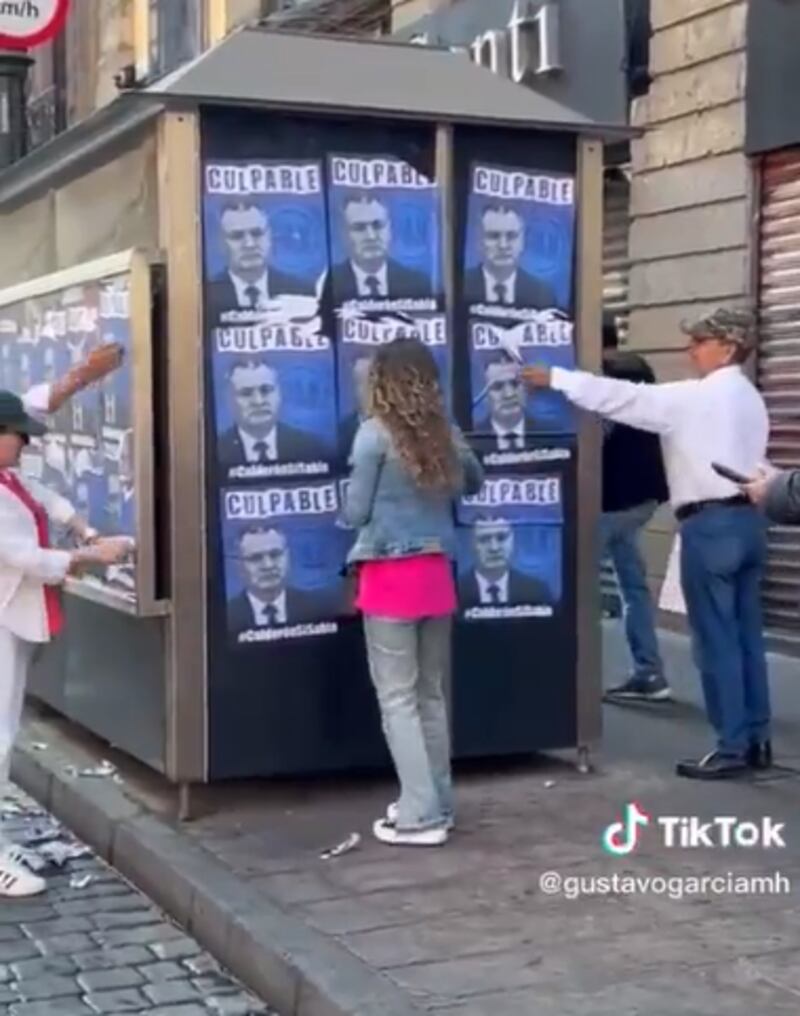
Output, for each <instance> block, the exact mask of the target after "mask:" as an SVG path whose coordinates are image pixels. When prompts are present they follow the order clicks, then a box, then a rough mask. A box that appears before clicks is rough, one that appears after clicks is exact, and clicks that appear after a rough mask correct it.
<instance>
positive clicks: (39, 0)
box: [0, 0, 69, 49]
mask: <svg viewBox="0 0 800 1016" xmlns="http://www.w3.org/2000/svg"><path fill="white" fill-rule="evenodd" d="M68 12H69V0H0V48H2V47H5V48H6V49H31V48H33V47H34V46H41V45H42V43H44V42H47V41H48V40H50V39H52V38H53V37H54V36H56V35H58V33H59V32H60V31H61V29H62V28H63V26H64V22H65V21H66V18H67V14H68Z"/></svg>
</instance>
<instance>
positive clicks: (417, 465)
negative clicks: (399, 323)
mask: <svg viewBox="0 0 800 1016" xmlns="http://www.w3.org/2000/svg"><path fill="white" fill-rule="evenodd" d="M368 408H369V413H370V415H371V416H374V417H376V418H377V419H379V420H380V421H381V422H382V423H383V424H384V426H385V427H386V428H387V430H388V431H389V434H390V435H391V438H392V440H393V442H394V445H395V448H396V449H397V452H398V454H399V456H400V458H401V460H402V462H403V464H404V465H405V467H406V469H407V470H408V472H409V473H410V474H411V476H412V477H413V478H414V480H415V481H416V483H417V484H418V485H419V486H420V487H422V488H423V489H426V490H432V491H442V492H447V491H451V490H454V489H455V488H456V486H457V484H458V476H459V467H458V454H457V452H456V448H455V445H454V443H453V434H452V430H451V428H450V424H449V422H448V419H447V413H446V411H445V408H444V401H443V399H442V392H441V388H440V387H439V372H438V369H437V367H436V361H435V360H434V358H433V356H432V355H431V353H430V350H429V349H428V348H427V347H426V346H424V345H423V344H422V343H421V342H420V341H419V340H418V339H395V340H394V341H393V342H390V343H388V344H387V345H385V346H381V348H380V349H379V350H378V352H377V353H376V354H375V357H374V358H373V361H372V364H371V367H370V374H369V394H368Z"/></svg>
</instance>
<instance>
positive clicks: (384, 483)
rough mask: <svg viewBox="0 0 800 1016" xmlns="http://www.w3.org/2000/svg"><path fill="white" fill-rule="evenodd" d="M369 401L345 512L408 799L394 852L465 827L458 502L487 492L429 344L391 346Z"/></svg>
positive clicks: (395, 831)
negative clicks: (459, 790) (456, 760)
mask: <svg viewBox="0 0 800 1016" xmlns="http://www.w3.org/2000/svg"><path fill="white" fill-rule="evenodd" d="M367 402H368V406H367V408H368V418H367V419H366V420H365V421H364V423H362V424H361V426H360V428H359V430H358V432H357V434H356V438H355V442H354V444H353V451H352V455H351V467H352V473H351V478H350V485H349V487H348V492H347V497H346V504H345V513H344V514H345V518H346V521H347V522H348V523H349V524H350V525H351V526H355V527H357V528H358V530H359V532H358V536H357V539H356V541H355V545H354V547H353V549H352V551H351V552H350V555H349V558H348V560H349V563H350V565H351V567H354V568H356V569H357V572H358V595H357V600H356V603H357V606H358V608H359V609H360V610H361V612H362V614H363V616H364V632H365V635H366V641H367V653H368V656H369V666H370V673H371V676H372V681H373V684H374V685H375V690H376V692H377V696H378V704H379V706H380V710H381V718H382V721H383V731H384V734H385V736H386V741H387V744H388V746H389V750H390V752H391V754H392V759H393V760H394V765H395V769H396V770H397V776H398V779H399V781H400V797H399V799H398V800H397V801H396V802H395V803H394V804H391V805H390V806H389V808H388V809H387V813H386V816H385V817H384V818H381V819H378V821H377V822H375V824H374V826H373V831H374V833H375V836H376V837H377V838H378V839H379V840H381V841H382V842H384V843H391V844H396V845H402V846H439V845H441V844H443V843H445V842H446V840H447V836H448V832H449V830H450V829H451V828H452V826H453V821H454V812H453V790H452V781H451V775H450V736H449V727H448V719H447V706H446V703H445V697H444V683H445V680H446V678H447V677H448V674H449V667H450V630H451V625H452V615H453V613H454V612H455V609H456V592H455V583H454V578H453V567H452V558H453V557H454V556H455V513H454V508H455V499H456V498H457V497H459V496H460V495H461V494H465V493H466V494H474V493H477V491H478V490H479V489H480V487H481V484H482V482H483V472H482V469H481V466H480V464H479V463H478V460H477V459H476V458H475V456H474V455H473V453H472V452H471V451H470V449H469V448H468V446H467V444H466V442H465V441H464V438H463V437H462V435H461V433H460V431H458V430H457V429H456V428H454V427H452V426H451V424H450V423H449V422H448V419H447V413H446V411H445V407H444V401H443V398H442V392H441V389H440V386H439V377H438V371H437V369H436V362H435V361H434V359H433V357H432V356H431V354H430V352H429V351H428V349H427V348H426V347H425V346H424V345H422V343H421V342H419V341H417V340H416V339H397V340H395V341H394V342H391V343H389V344H388V345H386V346H382V347H381V348H380V350H379V351H378V352H377V354H376V355H375V357H374V359H373V361H372V365H371V367H370V372H369V379H368V387H367Z"/></svg>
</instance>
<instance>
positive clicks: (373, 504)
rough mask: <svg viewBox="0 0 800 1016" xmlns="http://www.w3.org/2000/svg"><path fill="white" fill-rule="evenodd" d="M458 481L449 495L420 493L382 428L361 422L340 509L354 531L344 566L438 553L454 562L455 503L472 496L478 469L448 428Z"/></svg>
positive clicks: (456, 432)
mask: <svg viewBox="0 0 800 1016" xmlns="http://www.w3.org/2000/svg"><path fill="white" fill-rule="evenodd" d="M453 438H454V440H455V442H456V448H457V449H458V457H459V462H460V466H461V478H460V483H459V486H458V489H457V490H455V491H454V492H453V494H452V495H448V494H444V493H439V492H433V491H428V490H423V489H421V488H420V487H419V486H418V485H417V484H416V483H415V481H414V479H413V478H412V477H411V476H410V475H409V473H408V471H407V469H406V468H405V466H404V464H403V462H402V460H401V459H400V456H399V454H398V452H397V450H396V449H395V447H394V444H393V442H392V439H391V436H390V435H389V432H388V430H387V429H386V427H385V426H384V425H383V424H382V423H381V422H380V421H379V420H375V419H369V420H365V421H364V423H362V424H361V426H360V428H359V430H358V433H357V434H356V438H355V442H354V444H353V452H352V455H351V458H350V465H351V469H352V471H351V474H350V483H349V486H348V488H347V493H346V496H345V505H344V520H345V522H346V523H347V524H348V525H350V526H353V527H355V528H357V529H358V531H359V532H358V536H357V538H356V542H355V544H354V546H353V548H352V550H351V551H350V553H349V555H348V558H347V560H348V562H349V563H354V562H356V561H372V560H376V559H381V558H389V557H412V556H414V555H416V554H434V553H443V554H447V555H448V556H449V557H451V558H452V557H455V549H456V548H455V499H456V497H458V496H460V495H461V494H477V492H478V491H479V490H480V488H481V485H482V484H483V468H482V467H481V465H480V463H479V462H478V460H477V458H476V457H475V455H474V454H473V452H472V451H471V449H470V448H469V446H468V445H467V443H466V441H465V440H464V437H463V435H462V434H461V431H460V430H458V429H457V428H454V429H453Z"/></svg>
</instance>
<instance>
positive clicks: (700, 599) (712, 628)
mask: <svg viewBox="0 0 800 1016" xmlns="http://www.w3.org/2000/svg"><path fill="white" fill-rule="evenodd" d="M766 555H767V536H766V527H765V524H764V521H763V519H762V517H761V516H760V515H759V513H758V512H757V511H756V510H755V509H754V508H750V507H749V506H747V505H742V506H741V507H734V508H722V507H716V508H706V509H705V511H701V512H698V513H697V515H693V516H691V517H690V518H688V519H687V520H686V521H685V522H683V523H682V525H681V582H682V585H683V594H684V597H685V599H686V608H687V611H688V616H689V625H690V627H691V630H692V641H693V650H694V658H695V664H696V666H697V669H698V670H699V671H700V675H701V677H702V681H703V695H704V697H705V703H706V713H707V715H708V719H709V722H710V723H711V725H712V726H713V727H714V730H715V731H716V733H717V739H718V749H719V751H720V752H721V753H722V754H723V755H728V756H731V757H736V758H739V757H741V756H742V755H743V754H744V753H745V752H746V750H747V746H748V744H749V743H750V742H755V741H762V740H765V739H766V738H767V737H768V736H769V723H770V704H769V683H768V679H767V658H766V648H765V644H764V632H763V622H762V617H761V578H762V575H763V572H764V563H765V561H766Z"/></svg>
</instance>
